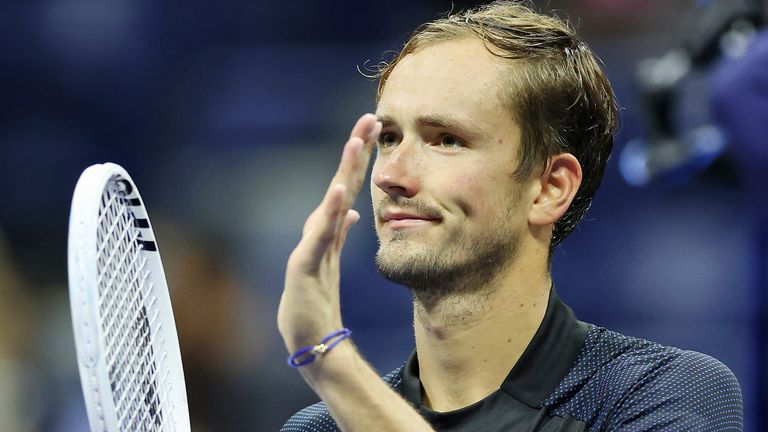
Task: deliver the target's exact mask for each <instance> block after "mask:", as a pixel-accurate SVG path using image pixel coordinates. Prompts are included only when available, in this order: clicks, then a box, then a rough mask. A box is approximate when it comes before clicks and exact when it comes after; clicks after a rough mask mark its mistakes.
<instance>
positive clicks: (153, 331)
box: [68, 163, 190, 432]
mask: <svg viewBox="0 0 768 432" xmlns="http://www.w3.org/2000/svg"><path fill="white" fill-rule="evenodd" d="M68 265H69V298H70V306H71V309H72V322H73V326H74V332H75V344H76V347H77V360H78V368H79V370H80V382H81V384H82V387H83V394H84V397H85V405H86V409H87V411H88V422H89V424H90V426H91V430H92V431H107V432H117V431H131V432H133V431H142V432H144V431H189V430H190V425H189V411H188V408H187V394H186V386H185V384H184V371H183V369H182V365H181V352H180V351H179V341H178V336H177V334H176V325H175V323H174V321H173V310H172V309H171V301H170V297H169V296H168V286H167V284H166V281H165V273H164V272H163V265H162V263H161V261H160V254H159V252H158V249H157V243H156V242H155V236H154V234H153V233H152V226H151V225H150V223H149V217H148V216H147V210H146V208H145V207H144V203H143V201H142V199H141V196H140V195H139V190H138V189H137V188H136V185H135V184H134V182H133V180H132V179H131V177H130V176H129V175H128V173H127V172H126V171H125V170H124V169H123V168H122V167H120V166H119V165H115V164H112V163H105V164H100V165H93V166H91V167H89V168H87V169H86V170H85V171H83V173H82V175H81V176H80V179H79V180H78V182H77V186H76V187H75V193H74V196H73V197H72V210H71V213H70V217H69V245H68Z"/></svg>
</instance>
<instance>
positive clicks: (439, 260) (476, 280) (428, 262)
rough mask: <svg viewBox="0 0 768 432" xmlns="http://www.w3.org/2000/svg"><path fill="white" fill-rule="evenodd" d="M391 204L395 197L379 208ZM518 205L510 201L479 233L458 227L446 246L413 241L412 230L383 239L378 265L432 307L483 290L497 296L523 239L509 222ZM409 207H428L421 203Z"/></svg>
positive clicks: (446, 239)
mask: <svg viewBox="0 0 768 432" xmlns="http://www.w3.org/2000/svg"><path fill="white" fill-rule="evenodd" d="M387 201H390V199H388V198H385V199H384V200H383V202H382V205H380V206H379V208H384V205H383V204H385V203H386V202H387ZM398 201H399V200H398ZM401 204H406V203H401ZM514 205H515V202H512V200H510V202H508V203H507V211H506V212H504V213H503V214H502V215H501V217H500V218H499V220H498V221H497V223H494V224H492V226H489V227H488V229H486V230H483V231H481V233H480V234H479V235H474V236H470V235H469V234H468V233H467V232H466V231H463V230H460V229H456V230H454V231H453V232H444V233H443V234H444V236H443V241H442V242H441V243H442V244H426V243H423V242H420V241H418V240H411V239H410V238H409V235H410V234H409V233H408V232H406V231H396V232H394V233H393V236H392V238H390V239H389V240H387V242H386V244H384V243H382V242H381V239H380V245H379V250H378V252H377V253H376V267H377V268H378V271H379V273H381V274H382V276H384V277H385V278H387V279H388V280H390V281H392V282H395V283H398V284H401V285H405V286H407V287H408V288H409V289H410V290H411V294H412V295H413V298H414V300H415V301H417V302H419V303H421V304H423V305H425V306H427V307H429V305H433V304H436V303H437V301H439V300H440V299H444V298H447V297H451V296H456V295H462V294H477V293H480V292H482V291H483V290H488V291H487V294H488V295H491V294H492V292H491V291H489V290H490V288H488V287H489V286H491V285H492V283H491V282H493V281H494V280H495V279H496V277H498V276H499V274H501V273H502V272H503V271H504V270H505V269H506V268H507V267H508V266H509V265H510V263H511V262H512V260H513V258H514V255H515V252H516V251H517V245H518V239H519V235H518V233H517V232H516V231H514V230H513V229H512V228H511V226H510V223H509V221H510V217H511V213H512V210H513V209H514ZM409 207H411V208H414V207H416V208H423V206H422V205H420V204H416V205H410V206H409ZM433 229H434V228H433Z"/></svg>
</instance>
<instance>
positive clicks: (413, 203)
mask: <svg viewBox="0 0 768 432" xmlns="http://www.w3.org/2000/svg"><path fill="white" fill-rule="evenodd" d="M387 207H398V208H401V209H403V210H406V211H409V212H413V213H415V214H417V215H419V216H424V217H428V218H432V219H442V217H441V215H440V211H438V210H437V209H435V208H434V207H431V206H429V205H427V204H425V203H423V202H421V201H417V200H415V199H412V198H404V197H398V198H392V197H391V196H389V195H386V196H385V197H384V198H382V199H380V200H379V203H378V205H377V206H376V208H375V213H376V217H377V218H378V219H379V220H381V219H382V216H381V211H382V209H384V208H387Z"/></svg>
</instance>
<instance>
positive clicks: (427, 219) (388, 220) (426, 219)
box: [381, 208, 440, 228]
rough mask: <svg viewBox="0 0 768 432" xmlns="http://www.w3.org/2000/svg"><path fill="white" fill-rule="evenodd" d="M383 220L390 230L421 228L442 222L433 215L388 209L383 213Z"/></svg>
mask: <svg viewBox="0 0 768 432" xmlns="http://www.w3.org/2000/svg"><path fill="white" fill-rule="evenodd" d="M381 220H382V221H383V223H384V225H385V226H388V227H390V228H409V227H421V226H427V225H430V224H433V223H436V222H439V221H440V219H439V218H437V217H434V216H431V215H424V214H419V213H417V212H412V211H408V210H402V209H396V208H387V209H385V210H384V211H382V212H381Z"/></svg>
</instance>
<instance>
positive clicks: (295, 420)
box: [280, 402, 339, 432]
mask: <svg viewBox="0 0 768 432" xmlns="http://www.w3.org/2000/svg"><path fill="white" fill-rule="evenodd" d="M280 432H339V428H338V426H336V422H335V421H334V420H333V417H331V414H330V413H329V412H328V408H327V407H326V406H325V403H323V402H319V403H316V404H314V405H312V406H308V407H306V408H304V409H303V410H301V411H299V412H297V413H296V414H294V415H293V416H292V417H291V418H289V419H288V421H287V422H286V423H285V424H284V425H283V427H282V428H281V429H280Z"/></svg>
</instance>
